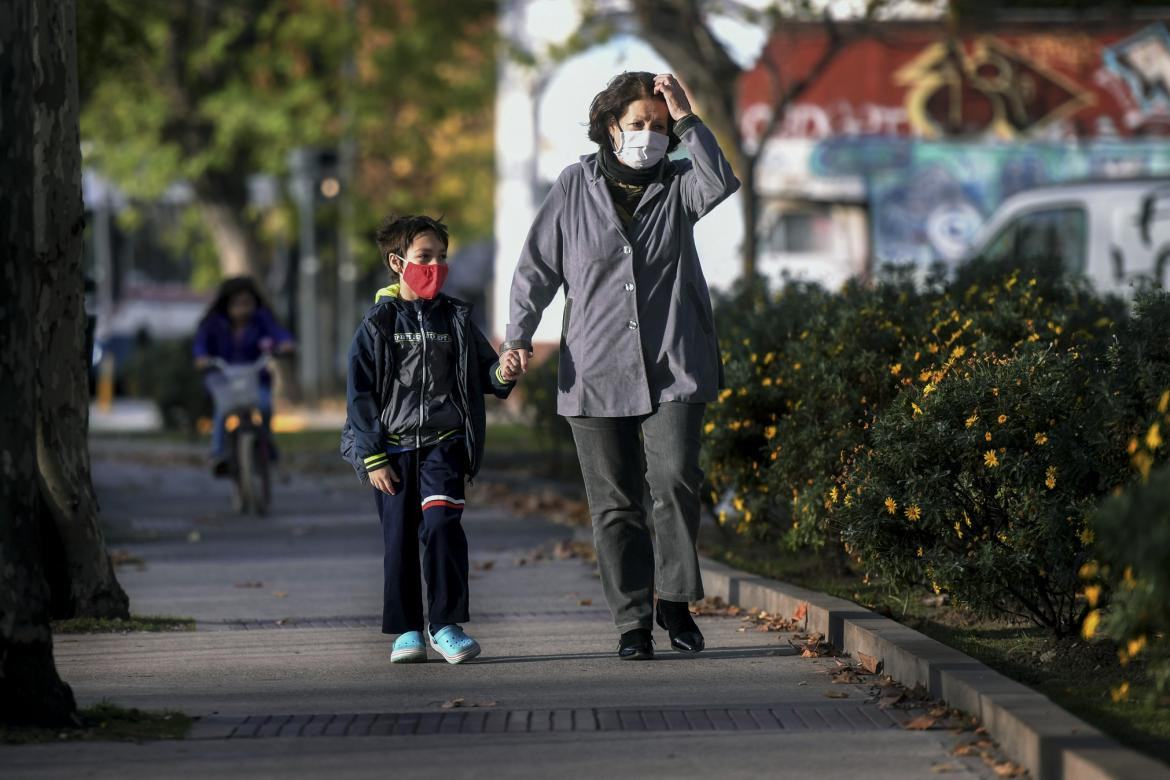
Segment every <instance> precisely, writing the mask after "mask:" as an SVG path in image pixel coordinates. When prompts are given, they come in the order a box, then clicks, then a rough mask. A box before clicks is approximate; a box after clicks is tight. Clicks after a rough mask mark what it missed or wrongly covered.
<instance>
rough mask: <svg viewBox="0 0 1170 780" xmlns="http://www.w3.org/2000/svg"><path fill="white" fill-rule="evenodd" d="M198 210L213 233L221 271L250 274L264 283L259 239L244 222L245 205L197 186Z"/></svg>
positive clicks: (230, 273)
mask: <svg viewBox="0 0 1170 780" xmlns="http://www.w3.org/2000/svg"><path fill="white" fill-rule="evenodd" d="M196 189H197V191H198V192H199V195H198V203H199V213H200V215H201V216H202V217H203V224H204V225H206V226H207V231H208V232H209V233H211V240H212V241H213V242H215V250H216V254H218V256H219V271H220V273H221V274H222V275H223V276H224V278H227V277H229V276H250V277H252V278H253V279H255V280H256V282H257V283H258V284H260V285H261V287H263V285H264V279H263V277H262V276H261V274H260V263H259V262H258V260H257V250H256V242H255V240H254V239H253V238H252V234H251V228H250V226H249V225H248V224H247V223H245V222H244V218H243V215H242V212H243V206H242V205H241V206H236V205H233V204H231V203H227V202H225V201H223V200H218V199H216V198H215V197H214V195H212V194H211V193H210V192H209V191H208V190H207V189H206V188H201V187H197V188H196Z"/></svg>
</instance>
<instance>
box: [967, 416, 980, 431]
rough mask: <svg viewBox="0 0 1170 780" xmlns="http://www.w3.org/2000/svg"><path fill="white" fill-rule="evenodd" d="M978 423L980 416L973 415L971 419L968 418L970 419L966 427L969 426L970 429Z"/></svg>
mask: <svg viewBox="0 0 1170 780" xmlns="http://www.w3.org/2000/svg"><path fill="white" fill-rule="evenodd" d="M977 422H979V415H978V414H973V415H971V416H970V417H968V418H967V422H966V425H967V427H968V428H970V427H971V426H972V425H974V424H975V423H977Z"/></svg>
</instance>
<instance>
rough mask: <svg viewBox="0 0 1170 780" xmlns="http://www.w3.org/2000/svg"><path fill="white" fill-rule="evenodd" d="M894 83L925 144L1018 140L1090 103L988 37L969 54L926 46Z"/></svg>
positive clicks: (1054, 75) (1068, 83)
mask: <svg viewBox="0 0 1170 780" xmlns="http://www.w3.org/2000/svg"><path fill="white" fill-rule="evenodd" d="M894 80H895V83H897V84H899V85H902V86H906V87H907V88H908V89H907V92H906V111H907V114H908V116H909V119H910V124H911V126H912V127H913V128H914V129H915V130H916V131H917V133H918V134H919V135H922V136H924V137H926V138H937V137H940V136H949V135H980V134H984V133H991V134H994V135H996V136H998V137H1000V138H1004V139H1012V138H1017V137H1019V136H1022V135H1027V134H1030V133H1034V132H1035V131H1037V130H1039V129H1040V128H1042V127H1043V126H1044V125H1046V124H1048V123H1051V122H1054V121H1056V120H1057V119H1060V118H1061V117H1065V116H1068V115H1070V114H1072V113H1074V112H1076V111H1079V110H1080V109H1081V108H1083V107H1084V106H1086V105H1090V104H1092V103H1093V102H1094V98H1093V95H1092V93H1090V92H1088V91H1087V90H1084V89H1082V88H1080V87H1079V86H1078V85H1077V84H1075V83H1074V82H1073V81H1071V80H1070V79H1067V78H1065V77H1064V76H1062V75H1060V74H1059V73H1057V72H1056V71H1054V70H1050V69H1048V68H1046V67H1044V66H1042V65H1040V64H1038V63H1036V62H1029V61H1028V60H1026V59H1024V57H1022V56H1021V55H1020V54H1019V53H1018V52H1016V51H1015V50H1013V49H1012V48H1011V47H1009V46H1008V45H1007V44H1005V43H1003V42H1002V41H999V40H997V39H995V38H992V37H982V38H978V39H976V40H975V43H974V46H973V49H972V51H971V52H969V53H968V52H964V51H963V50H962V49H958V48H955V49H952V48H950V47H948V46H947V45H946V44H944V43H936V44H933V45H931V46H928V47H927V48H926V49H925V50H924V51H923V53H922V54H921V55H919V56H918V57H916V58H915V59H914V60H912V61H911V62H909V63H907V64H906V65H904V66H903V67H902V68H900V69H899V70H898V71H897V72H896V73H895V74H894Z"/></svg>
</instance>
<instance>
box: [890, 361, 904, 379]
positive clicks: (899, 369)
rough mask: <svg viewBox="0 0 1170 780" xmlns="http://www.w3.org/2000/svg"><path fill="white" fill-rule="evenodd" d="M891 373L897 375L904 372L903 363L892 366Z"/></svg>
mask: <svg viewBox="0 0 1170 780" xmlns="http://www.w3.org/2000/svg"><path fill="white" fill-rule="evenodd" d="M890 373H891V374H893V375H894V376H897V375H898V374H900V373H902V364H901V363H895V364H894V365H892V366H890Z"/></svg>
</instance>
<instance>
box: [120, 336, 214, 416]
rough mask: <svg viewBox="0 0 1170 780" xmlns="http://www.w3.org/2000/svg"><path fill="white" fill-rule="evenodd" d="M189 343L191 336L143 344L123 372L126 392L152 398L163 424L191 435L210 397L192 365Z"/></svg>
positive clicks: (207, 412)
mask: <svg viewBox="0 0 1170 780" xmlns="http://www.w3.org/2000/svg"><path fill="white" fill-rule="evenodd" d="M191 345H192V339H191V338H183V339H174V340H168V341H156V342H149V343H146V344H143V345H142V346H140V347H139V348H138V349H137V350H135V352H134V356H133V357H132V358H131V359H130V362H129V364H128V365H127V367H126V372H127V377H128V382H127V384H128V388H127V389H128V390H129V392H130V394H131V395H138V396H142V397H145V398H150V399H151V400H153V401H154V402H155V403H156V404H157V405H158V409H159V412H160V413H161V414H162V418H163V425H165V426H166V427H167V428H168V429H170V430H179V431H184V432H186V433H189V434H194V433H195V428H196V421H198V419H199V418H200V417H206V416H210V415H211V400H210V399H209V398H208V396H207V392H206V391H205V390H204V389H203V376H202V375H201V374H200V373H199V371H198V369H196V368H195V359H194V358H193V357H192V356H191V355H192V353H191Z"/></svg>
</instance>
